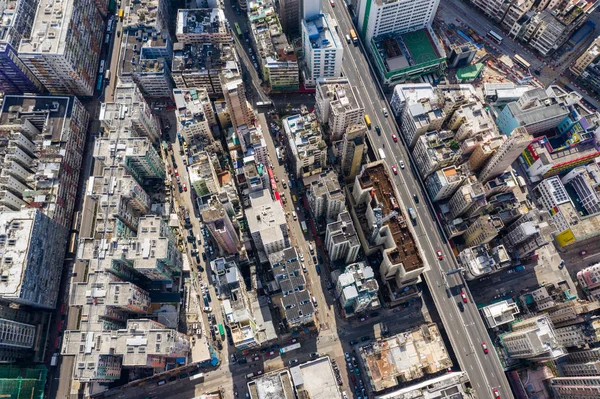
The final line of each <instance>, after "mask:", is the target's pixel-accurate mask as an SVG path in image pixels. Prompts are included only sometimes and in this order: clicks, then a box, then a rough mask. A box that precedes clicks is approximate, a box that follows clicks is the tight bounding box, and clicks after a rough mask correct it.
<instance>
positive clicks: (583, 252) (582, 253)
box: [579, 250, 588, 256]
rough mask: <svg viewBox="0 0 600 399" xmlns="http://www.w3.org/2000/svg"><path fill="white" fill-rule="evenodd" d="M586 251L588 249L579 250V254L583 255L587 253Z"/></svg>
mask: <svg viewBox="0 0 600 399" xmlns="http://www.w3.org/2000/svg"><path fill="white" fill-rule="evenodd" d="M587 253H588V251H586V250H583V251H581V252H579V256H585V255H587Z"/></svg>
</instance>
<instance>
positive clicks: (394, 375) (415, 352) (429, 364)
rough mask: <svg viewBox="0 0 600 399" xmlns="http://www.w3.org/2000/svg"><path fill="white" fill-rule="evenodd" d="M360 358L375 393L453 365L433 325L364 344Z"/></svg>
mask: <svg viewBox="0 0 600 399" xmlns="http://www.w3.org/2000/svg"><path fill="white" fill-rule="evenodd" d="M359 355H360V356H361V358H362V361H363V364H364V366H365V369H366V374H367V376H368V379H369V383H370V384H371V387H372V388H373V391H375V392H377V391H381V390H384V389H387V388H392V387H395V386H397V385H398V384H400V383H404V382H408V381H412V380H416V379H420V378H422V377H425V376H426V375H427V374H435V373H437V372H439V371H442V370H445V369H447V368H448V367H451V366H452V360H450V356H449V355H448V351H447V350H446V347H445V345H444V341H443V340H442V336H441V335H440V332H439V330H438V328H437V326H436V325H435V324H433V323H432V324H424V325H422V326H421V327H418V328H415V329H413V330H410V331H406V332H402V333H399V334H397V335H394V336H392V337H388V338H385V339H382V340H378V341H376V342H373V343H372V344H369V345H365V346H363V347H361V348H360V349H359Z"/></svg>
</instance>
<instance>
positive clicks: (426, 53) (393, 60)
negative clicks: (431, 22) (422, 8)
mask: <svg viewBox="0 0 600 399" xmlns="http://www.w3.org/2000/svg"><path fill="white" fill-rule="evenodd" d="M433 40H434V39H433V38H432V37H431V36H430V33H429V31H428V30H427V29H419V30H416V31H413V32H409V33H404V34H402V33H399V32H396V33H392V34H386V35H382V36H378V37H375V38H373V43H374V45H375V47H376V48H377V54H378V55H379V58H378V60H380V61H381V62H383V63H384V65H385V70H386V72H394V71H397V70H402V69H406V68H409V67H412V66H416V65H419V64H424V63H428V62H431V61H435V60H438V59H440V58H443V57H444V56H445V55H440V54H439V51H438V49H437V46H436V45H435V44H434V42H433Z"/></svg>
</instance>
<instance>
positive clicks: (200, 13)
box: [175, 8, 231, 44]
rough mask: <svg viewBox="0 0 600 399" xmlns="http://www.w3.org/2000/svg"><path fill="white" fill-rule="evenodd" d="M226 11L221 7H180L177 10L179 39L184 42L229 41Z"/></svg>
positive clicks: (222, 42)
mask: <svg viewBox="0 0 600 399" xmlns="http://www.w3.org/2000/svg"><path fill="white" fill-rule="evenodd" d="M227 25H228V23H227V19H226V18H225V13H224V12H223V10H222V9H220V8H197V9H185V10H182V9H180V10H179V11H178V12H177V27H176V31H175V35H176V37H177V41H178V42H179V43H183V44H194V43H212V44H216V43H221V44H225V43H229V42H231V34H230V33H229V29H227Z"/></svg>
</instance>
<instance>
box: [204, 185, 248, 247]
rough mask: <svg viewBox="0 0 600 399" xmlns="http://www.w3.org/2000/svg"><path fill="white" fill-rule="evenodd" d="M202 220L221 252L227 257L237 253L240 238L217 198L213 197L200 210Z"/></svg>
mask: <svg viewBox="0 0 600 399" xmlns="http://www.w3.org/2000/svg"><path fill="white" fill-rule="evenodd" d="M202 220H203V221H204V225H205V226H206V227H207V228H208V231H210V234H211V236H212V237H213V238H214V239H215V241H216V242H217V244H218V245H219V248H221V250H223V251H224V252H225V253H227V254H229V255H233V254H236V253H238V252H239V249H240V238H239V236H238V233H237V231H236V229H235V227H234V225H233V223H232V222H231V219H230V218H229V215H228V214H227V212H226V210H225V207H224V206H223V204H221V201H220V200H219V198H218V197H217V196H213V197H212V198H211V199H210V201H209V202H208V206H207V207H206V208H204V209H203V210H202Z"/></svg>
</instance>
